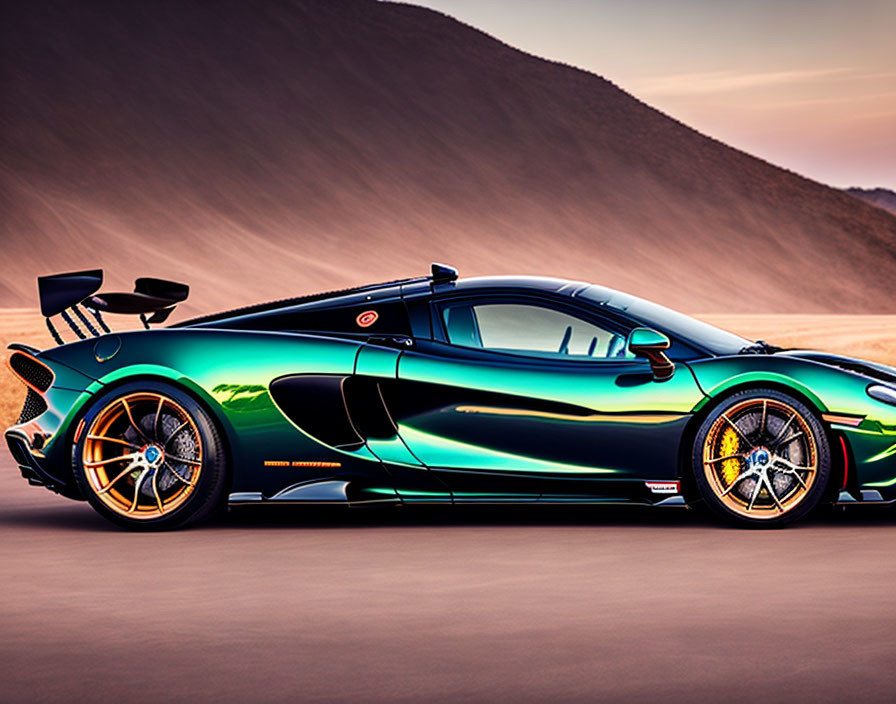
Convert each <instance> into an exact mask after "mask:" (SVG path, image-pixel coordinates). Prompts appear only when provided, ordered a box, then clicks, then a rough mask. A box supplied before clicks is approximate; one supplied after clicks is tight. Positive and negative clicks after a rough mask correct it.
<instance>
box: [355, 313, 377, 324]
mask: <svg viewBox="0 0 896 704" xmlns="http://www.w3.org/2000/svg"><path fill="white" fill-rule="evenodd" d="M379 317H380V315H379V313H377V312H376V311H375V310H365V311H364V312H363V313H361V315H359V316H358V317H357V318H355V322H356V323H357V324H358V326H359V327H362V328H369V327H370V326H371V325H373V324H374V323H375V322H376V319H377V318H379Z"/></svg>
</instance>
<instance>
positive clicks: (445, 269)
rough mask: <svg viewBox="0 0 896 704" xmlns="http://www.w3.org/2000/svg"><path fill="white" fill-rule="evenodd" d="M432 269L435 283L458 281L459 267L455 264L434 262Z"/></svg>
mask: <svg viewBox="0 0 896 704" xmlns="http://www.w3.org/2000/svg"><path fill="white" fill-rule="evenodd" d="M430 271H431V272H432V282H433V283H434V284H445V283H448V282H449V281H457V269H455V268H454V267H453V266H448V265H447V264H439V263H438V262H433V263H432V266H431V267H430Z"/></svg>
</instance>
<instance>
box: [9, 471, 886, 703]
mask: <svg viewBox="0 0 896 704" xmlns="http://www.w3.org/2000/svg"><path fill="white" fill-rule="evenodd" d="M0 535H2V541H0V565H2V567H0V596H2V598H0V700H2V701H4V702H41V701H53V702H67V703H71V702H80V701H101V700H117V701H122V702H144V701H145V702H154V703H156V704H158V703H159V702H184V701H189V702H191V703H192V704H195V703H198V702H206V701H208V702H217V703H220V702H248V701H283V702H298V701H364V702H379V701H382V702H402V701H426V702H432V701H469V702H478V701H482V702H501V701H507V702H526V701H548V700H550V701H555V702H558V701H597V700H600V701H617V700H619V701H645V702H648V701H649V702H654V701H664V702H668V701H705V700H718V699H720V698H725V699H726V700H729V701H748V700H757V699H760V698H761V699H763V700H765V701H788V702H793V701H809V700H811V701H816V702H819V701H832V702H833V701H843V700H859V701H892V699H893V697H894V691H896V667H894V659H896V560H894V544H896V517H894V514H893V512H892V511H884V510H874V511H872V510H863V511H859V512H852V513H847V514H839V515H834V516H827V517H824V518H818V519H815V520H814V521H812V522H809V523H807V524H805V525H802V526H799V527H796V528H792V529H788V530H784V531H774V532H770V531H742V530H733V529H728V528H721V527H718V526H716V525H714V524H713V523H712V522H711V521H709V520H708V519H706V518H704V517H702V516H700V515H696V514H694V513H693V512H690V511H683V510H675V509H667V510H666V511H656V510H655V511H652V512H651V511H645V510H638V509H634V510H619V509H602V510H595V509H586V510H564V511H557V510H554V509H550V510H546V509H541V510H517V509H497V508H492V509H486V508H478V509H476V510H458V509H455V510H453V511H452V510H451V509H440V510H438V511H432V512H427V511H423V510H404V509H394V510H386V511H360V512H359V511H354V512H352V511H340V510H327V511H314V512H307V511H295V510H291V511H288V512H286V511H281V510H277V511H276V512H275V513H271V512H263V511H261V510H251V511H246V510H243V511H240V512H235V513H231V514H230V515H229V516H228V517H226V518H225V519H223V520H221V521H219V522H217V523H216V524H214V525H211V526H207V527H202V528H197V529H193V530H188V531H182V532H177V533H165V534H149V535H144V534H129V533H125V532H121V531H119V530H117V529H115V528H113V527H111V526H109V525H107V524H106V523H105V522H104V521H103V520H102V519H101V518H99V516H96V515H95V514H94V513H93V511H92V510H91V509H90V508H89V507H88V506H87V505H86V504H83V503H75V502H71V501H68V500H65V499H62V498H60V497H57V496H55V495H53V494H50V493H49V492H47V491H45V490H43V489H38V488H31V487H28V486H27V485H26V484H25V482H24V481H23V480H21V479H20V478H19V477H18V473H17V471H16V470H15V468H14V467H13V465H12V462H11V460H10V459H9V458H8V457H7V456H6V454H5V453H3V458H2V459H0Z"/></svg>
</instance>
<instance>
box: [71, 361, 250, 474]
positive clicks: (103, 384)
mask: <svg viewBox="0 0 896 704" xmlns="http://www.w3.org/2000/svg"><path fill="white" fill-rule="evenodd" d="M140 381H152V382H155V383H162V384H168V385H169V386H173V387H175V388H177V389H179V390H180V391H183V392H184V393H186V394H187V395H188V396H190V397H191V398H192V399H193V400H194V401H196V403H198V404H199V406H200V407H201V408H202V409H203V410H204V411H205V412H206V413H207V414H208V416H209V418H210V419H211V422H212V423H213V424H214V425H215V428H216V429H217V431H218V434H219V435H220V436H221V441H222V442H223V443H224V455H225V458H226V474H225V482H227V487H228V489H229V487H230V484H231V483H232V481H233V462H234V448H235V446H236V433H235V431H234V430H233V426H232V425H231V424H230V423H229V422H228V421H227V419H226V414H224V413H221V412H219V410H216V408H218V404H217V403H216V402H215V400H214V399H213V398H212V397H211V396H210V395H209V394H208V393H207V392H206V391H205V389H203V388H202V386H200V385H199V384H197V383H196V382H195V381H193V380H192V379H190V378H189V377H187V376H184V375H183V374H180V373H179V372H177V371H175V370H174V369H170V368H168V367H161V366H155V365H140V367H139V369H135V368H133V367H125V368H122V369H117V370H115V371H114V372H112V373H111V374H109V375H107V376H105V377H103V378H102V379H100V380H97V381H96V382H94V384H91V386H90V388H89V389H88V391H90V392H92V397H91V398H90V399H89V400H88V401H86V402H85V403H83V404H82V405H81V407H80V408H79V409H78V411H77V414H76V416H75V417H74V418H73V419H72V422H71V423H70V424H69V429H68V433H67V437H66V438H65V441H66V446H68V447H72V446H73V445H72V443H73V441H74V435H75V433H76V432H77V430H78V427H79V426H80V424H81V421H82V420H83V419H84V417H85V416H86V415H87V413H89V412H90V409H92V408H93V407H94V406H95V405H96V399H97V398H98V397H100V396H104V395H106V394H107V393H109V392H111V391H115V390H116V389H118V388H121V387H122V386H125V385H127V384H131V383H134V382H140Z"/></svg>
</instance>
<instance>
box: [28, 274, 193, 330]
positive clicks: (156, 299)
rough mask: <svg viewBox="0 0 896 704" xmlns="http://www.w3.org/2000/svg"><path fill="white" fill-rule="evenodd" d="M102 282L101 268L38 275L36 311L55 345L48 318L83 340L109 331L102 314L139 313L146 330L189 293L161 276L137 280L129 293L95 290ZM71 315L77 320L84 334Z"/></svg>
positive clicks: (161, 319)
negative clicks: (38, 300) (60, 321)
mask: <svg viewBox="0 0 896 704" xmlns="http://www.w3.org/2000/svg"><path fill="white" fill-rule="evenodd" d="M102 284H103V270H102V269H90V270H87V271H72V272H68V273H65V274H53V275H51V276H40V277H38V279H37V290H38V294H39V296H40V312H41V314H42V315H43V316H44V318H45V319H46V321H47V329H48V330H49V331H50V334H51V335H52V336H53V339H54V340H55V341H56V342H57V344H60V345H61V344H64V342H65V341H64V340H63V339H62V336H61V335H60V334H59V332H58V331H57V330H56V327H55V326H54V325H53V321H52V320H51V318H53V317H54V316H56V315H58V316H60V317H61V318H62V319H63V320H64V321H65V323H66V324H67V325H68V327H69V328H71V330H72V332H74V333H75V335H77V336H78V337H79V338H80V339H82V340H86V339H87V337H88V335H90V336H93V337H99V336H100V335H102V334H103V333H107V332H111V331H110V330H109V327H108V326H107V325H106V322H105V321H104V320H103V313H120V314H125V315H139V316H140V321H141V322H142V323H143V327H145V328H146V329H147V330H148V329H149V326H150V323H163V322H165V320H167V319H168V316H169V315H171V311H173V310H174V308H175V306H176V305H177V304H178V303H180V302H181V301H185V300H186V299H187V296H188V295H189V293H190V287H189V286H187V285H186V284H179V283H177V282H175V281H166V280H164V279H151V278H140V279H137V280H136V281H135V282H134V291H133V293H114V292H113V293H97V291H99V289H100V286H102ZM85 311H86V312H87V313H90V315H91V316H92V317H93V320H94V322H95V323H96V326H97V327H98V328H99V329H97V327H95V326H94V324H93V323H92V322H91V321H90V318H88V317H87V315H86V313H85ZM72 315H74V317H72ZM147 316H149V317H147ZM75 318H77V321H80V323H81V326H83V328H84V330H86V331H87V332H86V333H85V332H84V330H82V329H81V327H79V325H78V322H77V321H76V320H75Z"/></svg>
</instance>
